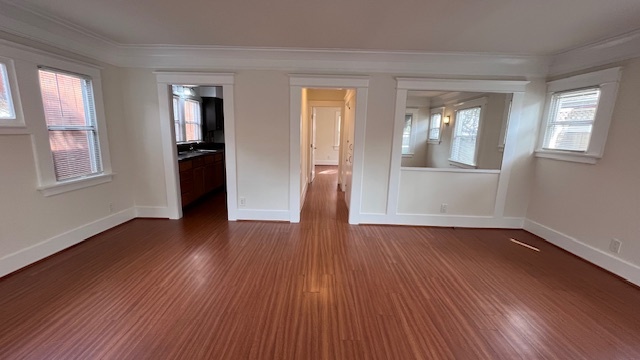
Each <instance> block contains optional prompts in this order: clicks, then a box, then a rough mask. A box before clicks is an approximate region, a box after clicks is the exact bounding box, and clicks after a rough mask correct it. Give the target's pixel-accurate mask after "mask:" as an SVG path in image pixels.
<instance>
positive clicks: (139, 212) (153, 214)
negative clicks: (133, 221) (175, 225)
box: [135, 206, 169, 219]
mask: <svg viewBox="0 0 640 360" xmlns="http://www.w3.org/2000/svg"><path fill="white" fill-rule="evenodd" d="M135 212H136V217H137V218H163V219H168V218H169V208H167V207H166V206H136V207H135Z"/></svg>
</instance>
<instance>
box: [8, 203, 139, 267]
mask: <svg viewBox="0 0 640 360" xmlns="http://www.w3.org/2000/svg"><path fill="white" fill-rule="evenodd" d="M135 215H136V211H135V209H134V208H129V209H126V210H122V211H120V212H117V213H115V214H112V215H109V216H107V217H104V218H102V219H98V220H95V221H92V222H90V223H88V224H85V225H82V226H79V227H77V228H75V229H72V230H69V231H67V232H64V233H62V234H60V235H56V236H54V237H52V238H49V239H47V240H44V241H42V242H40V243H38V244H35V245H32V246H30V247H28V248H24V249H21V250H19V251H17V252H14V253H12V254H9V255H6V256H4V257H2V258H0V277H3V276H5V275H8V274H10V273H12V272H14V271H17V270H19V269H21V268H23V267H25V266H27V265H30V264H33V263H35V262H36V261H39V260H42V259H44V258H46V257H48V256H51V255H53V254H55V253H57V252H60V251H62V250H64V249H66V248H68V247H70V246H73V245H76V244H78V243H81V242H83V241H84V240H86V239H88V238H90V237H92V236H94V235H97V234H99V233H101V232H103V231H106V230H109V229H111V228H113V227H115V226H118V225H120V224H123V223H125V222H127V221H129V220H132V219H134V218H135V217H136V216H135Z"/></svg>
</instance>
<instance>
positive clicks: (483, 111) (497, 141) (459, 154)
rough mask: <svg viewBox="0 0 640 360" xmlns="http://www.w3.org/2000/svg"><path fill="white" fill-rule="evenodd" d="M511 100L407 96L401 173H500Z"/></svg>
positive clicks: (456, 94) (451, 94) (502, 96)
mask: <svg viewBox="0 0 640 360" xmlns="http://www.w3.org/2000/svg"><path fill="white" fill-rule="evenodd" d="M511 102H512V94H510V93H482V92H460V91H431V90H429V91H417V90H409V91H408V92H407V102H406V109H405V117H404V124H403V128H402V130H403V131H402V167H426V168H450V169H485V170H499V169H500V167H501V165H502V154H503V149H504V141H505V137H506V129H507V125H508V124H507V122H508V119H509V115H510V109H511Z"/></svg>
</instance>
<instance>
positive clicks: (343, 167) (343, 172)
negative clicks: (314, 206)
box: [290, 76, 369, 224]
mask: <svg viewBox="0 0 640 360" xmlns="http://www.w3.org/2000/svg"><path fill="white" fill-rule="evenodd" d="M368 83H369V82H368V79H367V78H365V77H331V76H292V77H291V78H290V90H291V102H290V106H291V109H290V110H291V133H290V134H291V135H290V141H291V142H290V145H291V152H290V154H291V162H290V166H291V171H290V174H291V186H290V221H291V222H299V221H300V211H301V209H302V206H303V205H304V199H305V196H306V191H307V187H308V186H309V184H310V183H311V182H312V181H313V179H314V176H315V172H314V170H315V166H316V165H318V164H317V163H318V162H322V161H325V160H326V161H332V160H333V159H332V158H331V155H332V154H331V153H329V154H328V155H327V154H326V153H325V154H324V155H323V157H324V158H323V159H320V158H318V154H319V153H318V152H317V150H318V149H317V144H318V142H319V140H318V138H317V135H318V134H317V130H318V127H317V126H318V121H320V120H319V119H320V118H319V117H318V116H319V113H320V112H325V110H326V108H339V109H340V111H339V112H336V110H327V112H329V113H330V112H331V111H333V126H332V127H331V128H332V129H333V130H332V131H333V143H332V144H331V150H332V151H334V152H336V153H337V158H338V161H337V166H338V173H339V174H338V175H339V176H338V179H339V180H338V181H339V183H340V187H339V188H336V189H335V191H336V192H337V191H344V199H345V202H346V205H347V207H348V208H349V223H351V224H357V223H358V219H359V215H360V204H361V191H362V188H361V187H362V161H363V156H364V129H365V127H364V126H365V119H366V102H367V93H368ZM319 94H320V95H322V96H320V95H319ZM321 108H323V109H321ZM314 113H315V119H314ZM336 113H337V114H338V115H336ZM314 120H316V121H315V124H316V137H314V136H313V135H314V134H313V125H314ZM336 123H339V126H338V127H337V128H336ZM336 137H337V139H336ZM314 139H315V142H314ZM314 152H315V154H314ZM327 156H329V159H326V157H327Z"/></svg>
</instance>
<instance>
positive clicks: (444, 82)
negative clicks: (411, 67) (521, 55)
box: [396, 77, 529, 93]
mask: <svg viewBox="0 0 640 360" xmlns="http://www.w3.org/2000/svg"><path fill="white" fill-rule="evenodd" d="M396 82H397V85H396V88H397V89H398V90H400V89H403V90H422V91H429V90H439V91H465V92H497V93H510V92H524V91H525V90H526V87H527V84H529V81H516V80H460V79H433V78H407V77H397V78H396Z"/></svg>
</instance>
